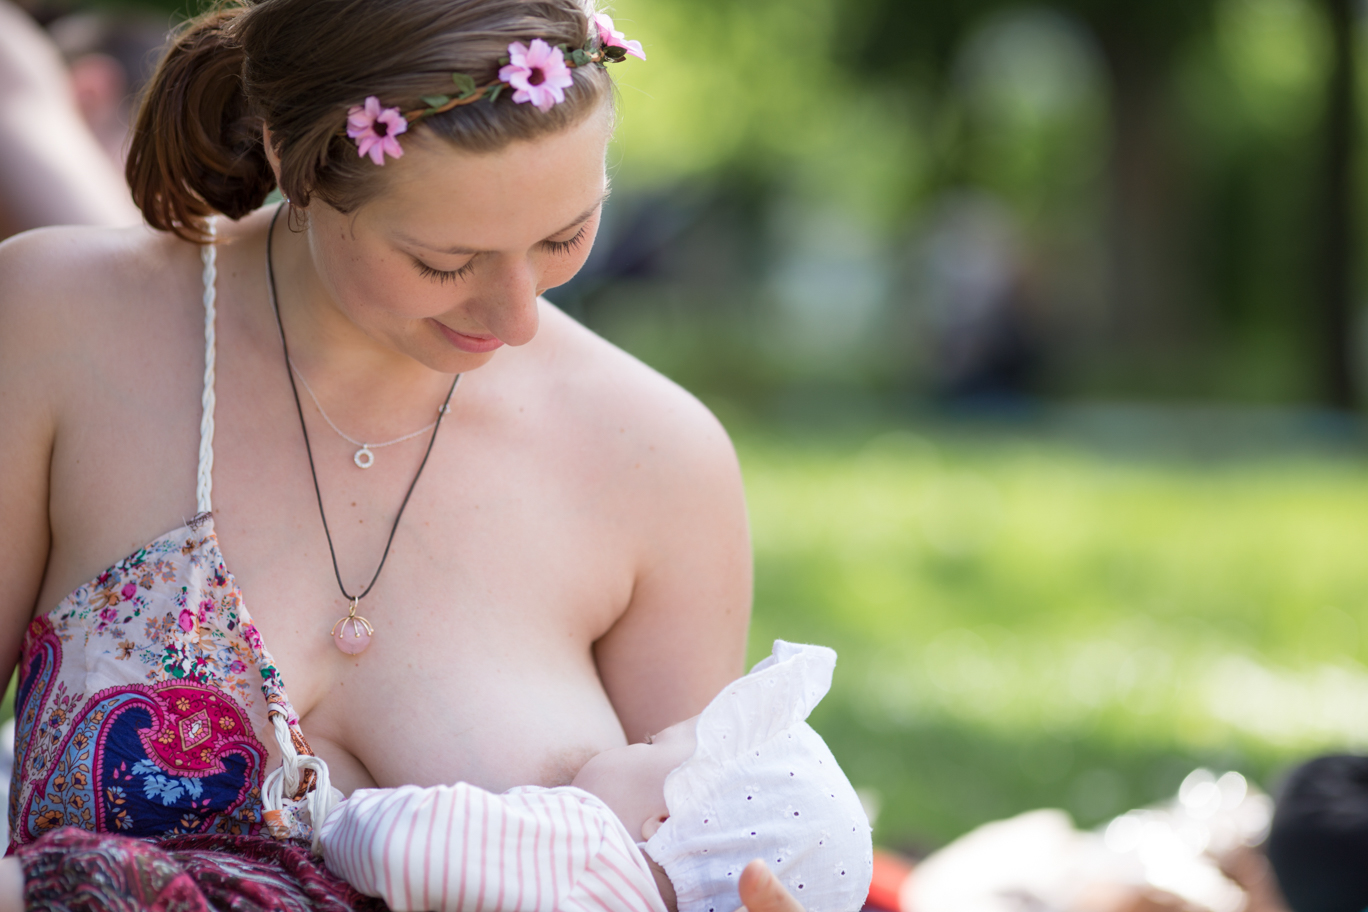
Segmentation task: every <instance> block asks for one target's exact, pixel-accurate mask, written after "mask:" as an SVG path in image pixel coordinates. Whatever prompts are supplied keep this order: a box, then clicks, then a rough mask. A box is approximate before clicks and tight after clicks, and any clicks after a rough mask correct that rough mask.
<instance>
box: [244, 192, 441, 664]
mask: <svg viewBox="0 0 1368 912" xmlns="http://www.w3.org/2000/svg"><path fill="white" fill-rule="evenodd" d="M284 208H285V204H284V203H281V204H280V206H279V207H278V208H277V209H276V211H275V215H273V216H271V225H270V227H269V228H268V229H267V230H266V278H267V282H268V284H269V286H270V290H271V309H272V310H273V311H274V312H275V318H276V326H277V327H279V329H280V348H281V350H282V351H283V352H284V353H285V376H286V377H289V378H290V392H292V393H294V401H295V410H296V411H297V412H298V413H299V429H300V430H301V431H303V432H304V452H305V453H307V454H308V456H309V474H310V475H311V476H312V477H313V486H314V495H315V496H316V497H317V498H318V517H319V519H321V520H323V534H324V535H325V536H326V537H327V539H328V553H329V554H330V555H332V565H333V575H334V576H336V577H337V588H338V589H341V590H342V596H343V597H344V598H346V599H347V601H348V603H349V608H348V610H347V616H346V617H344V618H342V619H341V620H339V621H338V622H337V623H336V624H334V625H333V629H332V633H331V636H332V638H333V643H335V644H336V645H337V648H338V649H340V650H342V651H343V652H345V653H346V654H347V655H358V654H360V653H362V652H365V650H366V647H367V646H369V645H370V641H371V637H373V636H374V635H375V628H374V627H372V626H371V623H370V621H368V620H366V619H365V618H363V617H361V616H360V615H358V614H357V613H356V606H357V605H358V604H359V603H360V602H361V600H362V599H363V598H365V597H366V596H368V595H370V591H371V590H372V589H374V588H375V582H376V580H378V579H380V571H381V570H384V569H385V560H386V559H387V558H388V557H389V553H390V545H392V544H394V533H395V532H397V531H398V530H399V520H400V519H402V518H403V516H404V508H405V507H407V506H408V502H409V498H410V497H412V496H413V489H414V487H416V486H417V484H418V479H419V477H420V476H422V474H423V469H424V468H426V467H427V461H428V457H429V456H431V455H432V446H433V444H435V443H436V442H437V431H438V430H440V429H441V427H442V419H443V418H445V417H446V414H447V411H448V406H449V405H450V404H451V397H452V395H453V394H454V393H455V392H456V384H458V383H460V382H461V375H460V374H457V375H456V378H455V379H454V380H452V381H451V389H450V390H448V391H447V397H446V403H445V404H443V406H442V408H441V409H440V410H438V412H437V421H436V422H434V423H433V425H432V436H431V437H429V438H428V445H427V450H425V451H424V452H423V461H422V462H420V463H419V464H418V471H417V472H414V473H413V481H411V482H409V486H408V490H407V491H405V492H404V501H403V503H401V504H399V512H398V513H396V514H395V516H394V525H392V526H390V532H389V538H388V539H386V541H385V552H384V553H383V554H381V555H380V565H379V566H378V567H376V568H375V575H374V576H372V577H371V581H370V584H369V585H367V586H366V588H365V589H364V590H362V592H361V594H359V595H352V594H351V593H350V592H348V591H347V587H346V585H344V584H343V582H342V571H341V570H339V569H338V567H337V550H336V549H335V548H334V547H333V540H332V532H330V531H329V530H328V516H327V514H326V513H325V512H324V511H323V491H322V489H321V488H319V486H318V471H317V470H316V469H315V468H314V458H313V447H312V446H310V445H309V428H308V427H307V426H306V425H305V424H304V406H303V404H302V403H301V402H300V401H299V389H298V387H296V386H295V379H294V371H293V370H291V369H290V347H289V345H288V344H286V342H285V323H284V321H283V320H281V319H280V304H279V301H278V299H277V297H276V281H275V264H274V262H273V260H272V256H271V248H272V246H273V244H272V242H273V240H274V238H275V227H276V221H277V220H278V219H279V218H280V213H281V211H282V210H283V209H284Z"/></svg>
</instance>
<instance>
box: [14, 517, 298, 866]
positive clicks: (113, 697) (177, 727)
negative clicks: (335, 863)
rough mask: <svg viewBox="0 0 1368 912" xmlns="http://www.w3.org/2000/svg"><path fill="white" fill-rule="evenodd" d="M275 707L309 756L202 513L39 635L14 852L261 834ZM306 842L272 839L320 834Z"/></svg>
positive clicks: (51, 616)
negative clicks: (89, 838)
mask: <svg viewBox="0 0 1368 912" xmlns="http://www.w3.org/2000/svg"><path fill="white" fill-rule="evenodd" d="M272 707H274V708H275V710H276V711H278V712H280V713H282V714H283V715H284V716H285V718H286V720H287V721H288V723H289V725H290V728H291V733H292V735H294V740H295V744H296V745H297V746H303V747H304V749H305V750H307V744H306V743H305V742H304V740H303V735H302V734H301V733H300V732H299V720H298V718H297V716H296V714H295V711H294V709H293V707H292V706H291V705H290V701H289V698H288V696H286V693H285V686H284V683H283V682H282V680H281V677H280V672H279V670H278V669H277V668H276V666H275V662H274V660H273V659H272V658H271V655H270V653H269V652H268V651H267V649H266V647H265V644H263V643H262V641H261V634H260V633H259V632H258V631H257V629H256V626H255V625H254V624H253V623H252V618H251V615H250V614H249V613H248V611H247V608H246V606H245V605H244V604H243V603H242V593H241V591H240V590H239V589H238V586H237V583H236V582H235V581H234V580H233V577H232V576H231V574H229V572H228V569H227V567H226V566H225V564H224V560H223V555H222V553H221V552H220V550H219V545H218V539H217V537H216V536H215V535H214V527H213V519H212V517H211V516H209V515H208V514H202V515H200V516H198V517H196V518H195V519H194V520H192V521H191V522H190V523H189V524H187V525H185V526H183V527H181V528H179V529H176V530H174V531H172V532H169V533H167V534H166V535H164V536H162V537H161V538H159V539H157V540H156V541H154V542H152V543H151V544H149V545H147V546H146V547H144V548H141V549H139V550H138V551H136V552H134V553H133V554H131V555H129V556H128V557H126V558H124V559H123V560H121V561H120V562H119V563H117V564H115V565H114V566H113V567H110V568H109V569H108V570H106V571H105V572H104V573H101V574H100V575H99V576H98V577H96V578H95V579H94V580H92V581H90V582H89V583H87V584H86V585H84V586H81V587H79V588H78V589H76V591H74V592H72V593H71V594H70V595H68V596H67V597H66V598H65V599H63V600H62V602H61V603H60V604H59V605H58V606H57V607H56V608H55V609H54V610H53V611H51V612H50V613H48V614H45V615H41V616H39V617H37V618H35V619H34V621H33V623H32V624H30V625H29V629H28V632H27V634H26V636H25V639H24V645H23V652H22V654H21V658H20V667H19V691H18V695H17V697H16V700H15V723H16V729H15V748H16V750H15V766H14V774H13V779H12V782H11V786H10V806H9V815H10V818H9V819H10V834H11V849H13V847H14V846H17V845H22V844H26V843H30V842H32V841H34V840H36V839H38V838H39V837H41V836H43V835H44V834H45V833H48V832H52V831H54V830H57V829H59V828H61V827H67V826H75V827H79V828H81V829H84V830H88V831H91V832H95V833H114V834H120V835H125V836H139V837H145V838H165V837H170V836H180V835H188V834H208V833H220V834H227V835H256V834H258V833H261V832H265V831H266V830H267V829H268V828H267V827H266V826H265V823H264V820H263V812H262V797H261V796H262V783H263V780H264V779H265V775H266V772H267V769H266V766H267V758H268V754H267V749H266V746H265V744H266V743H269V742H270V741H271V739H272V737H273V736H272V728H271V725H270V722H269V719H268V715H267V713H268V708H272ZM288 816H289V817H291V818H293V817H294V815H288ZM294 827H295V829H294V830H293V831H291V832H285V833H281V832H276V833H274V835H276V836H282V837H290V838H304V837H306V836H307V835H308V834H307V832H305V831H303V829H302V824H298V823H295V824H294Z"/></svg>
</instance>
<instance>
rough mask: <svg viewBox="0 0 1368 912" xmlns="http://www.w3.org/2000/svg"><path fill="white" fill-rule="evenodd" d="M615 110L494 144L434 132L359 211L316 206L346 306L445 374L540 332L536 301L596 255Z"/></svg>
mask: <svg viewBox="0 0 1368 912" xmlns="http://www.w3.org/2000/svg"><path fill="white" fill-rule="evenodd" d="M610 116H611V115H610V114H609V112H608V109H607V108H606V106H605V108H604V109H603V110H602V111H600V112H598V113H596V114H593V115H591V116H590V117H588V118H586V119H585V120H583V121H581V122H580V123H579V124H577V125H575V126H572V127H570V128H569V129H567V130H564V131H562V132H560V133H555V134H552V135H549V136H545V137H542V138H540V139H537V140H533V141H530V142H519V143H515V144H513V145H511V146H508V147H507V148H505V149H502V150H499V151H497V152H491V153H486V154H472V153H468V152H463V151H460V150H457V149H455V148H454V147H452V146H451V145H450V144H448V143H446V142H445V141H443V140H441V139H438V138H436V137H434V136H432V135H430V134H428V133H426V131H422V130H418V131H415V132H413V133H410V134H409V135H407V136H405V137H404V141H403V145H404V156H403V157H402V158H400V159H386V162H385V164H384V166H383V167H384V169H385V172H386V173H385V174H384V178H385V181H386V182H385V188H384V190H383V191H382V192H381V193H379V194H378V195H376V196H375V197H374V198H373V199H372V200H371V201H370V202H368V203H366V204H365V205H363V206H361V207H360V208H359V209H357V210H356V211H355V212H352V213H349V214H344V213H341V212H338V211H337V210H335V209H333V208H331V207H329V206H327V205H325V204H321V203H315V204H312V205H310V206H309V209H308V223H309V231H308V238H309V246H310V251H311V254H312V260H313V263H314V266H315V269H316V271H317V274H318V277H319V279H320V281H321V282H322V285H323V287H324V289H325V290H326V292H327V294H328V296H329V297H330V298H331V300H332V302H333V303H334V304H335V305H336V307H337V309H338V310H339V311H340V312H341V313H342V314H343V315H344V316H345V317H346V318H347V319H349V320H350V321H351V322H352V323H353V324H355V326H356V327H358V328H359V329H360V330H361V331H362V332H364V333H365V334H366V335H367V336H369V337H371V338H372V339H373V340H375V341H377V342H379V343H381V344H382V345H385V346H386V347H388V348H391V349H393V350H395V351H397V352H400V353H403V354H405V355H407V356H409V357H411V358H414V359H415V360H417V361H419V362H421V363H423V364H425V365H427V366H428V367H430V368H432V369H434V370H438V371H441V372H444V373H457V372H460V371H466V370H470V369H472V368H475V367H479V366H480V365H481V364H483V363H485V362H486V361H488V360H489V359H490V358H491V357H493V355H494V352H495V351H496V350H497V349H498V348H500V347H502V346H504V345H522V344H524V343H526V342H528V341H529V340H531V339H532V337H533V336H534V335H535V334H536V332H537V304H536V300H537V296H538V295H540V294H541V293H542V292H544V291H545V290H547V289H548V288H554V287H555V286H557V285H560V284H563V283H564V282H566V281H568V280H569V279H570V277H571V276H573V275H574V274H575V273H576V272H577V271H578V270H579V268H580V267H581V266H583V265H584V261H585V259H586V258H587V257H588V255H589V248H590V247H591V245H592V244H593V241H594V235H595V233H596V232H597V230H598V225H599V216H600V213H601V209H602V204H603V200H604V198H605V196H606V194H607V176H606V173H605V170H604V158H605V152H606V147H607V143H608V138H609V132H610Z"/></svg>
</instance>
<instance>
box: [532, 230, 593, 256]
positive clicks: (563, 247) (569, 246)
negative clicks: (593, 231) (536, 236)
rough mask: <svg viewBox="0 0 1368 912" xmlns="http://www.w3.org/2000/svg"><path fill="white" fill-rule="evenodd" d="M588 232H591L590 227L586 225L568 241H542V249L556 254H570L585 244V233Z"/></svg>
mask: <svg viewBox="0 0 1368 912" xmlns="http://www.w3.org/2000/svg"><path fill="white" fill-rule="evenodd" d="M587 230H589V226H588V225H584V226H583V227H581V228H580V230H579V232H578V233H576V235H575V236H574V237H572V238H571V239H570V240H568V241H542V248H543V249H545V250H549V251H551V252H552V253H556V254H563V253H569V252H570V251H572V250H574V249H575V248H576V247H578V246H579V245H580V244H583V243H584V233H585V232H586V231H587Z"/></svg>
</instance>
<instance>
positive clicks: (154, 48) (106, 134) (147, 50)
mask: <svg viewBox="0 0 1368 912" xmlns="http://www.w3.org/2000/svg"><path fill="white" fill-rule="evenodd" d="M47 33H48V35H49V36H50V37H51V38H52V41H53V43H55V44H56V46H57V49H58V50H59V51H61V53H62V57H63V58H64V59H65V60H66V65H67V70H68V72H69V74H70V80H71V88H72V94H73V95H74V96H75V99H76V106H77V107H78V108H79V109H80V111H81V117H82V118H83V119H84V120H85V122H86V125H87V126H88V127H90V131H91V133H93V134H94V135H95V140H96V142H98V143H99V144H100V147H101V148H102V149H104V151H105V154H106V155H107V156H109V158H110V160H111V161H113V162H114V163H115V165H116V166H117V167H118V169H119V171H120V172H122V171H123V166H124V160H125V158H127V156H128V131H129V126H130V124H131V122H132V119H133V104H134V101H135V100H136V98H137V97H138V94H139V93H140V92H141V91H142V87H143V85H144V84H146V82H147V80H148V79H149V78H150V77H151V76H152V71H153V70H154V69H155V68H156V65H157V57H158V56H159V51H160V50H161V47H162V45H163V44H164V43H165V41H166V22H165V21H164V18H163V17H160V16H149V15H140V14H136V13H131V12H122V11H121V12H88V13H73V14H71V15H68V16H62V17H61V18H59V19H57V20H55V21H53V22H51V23H49V24H48V26H47Z"/></svg>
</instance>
